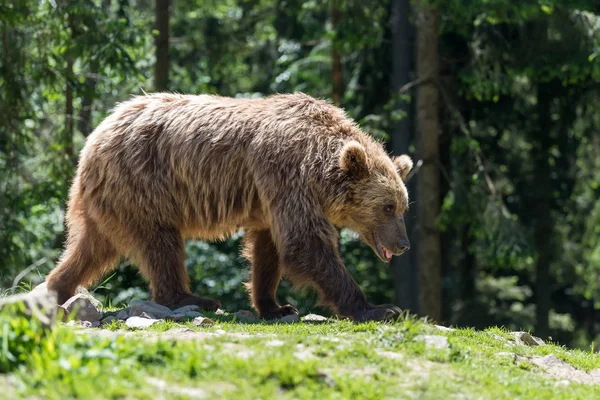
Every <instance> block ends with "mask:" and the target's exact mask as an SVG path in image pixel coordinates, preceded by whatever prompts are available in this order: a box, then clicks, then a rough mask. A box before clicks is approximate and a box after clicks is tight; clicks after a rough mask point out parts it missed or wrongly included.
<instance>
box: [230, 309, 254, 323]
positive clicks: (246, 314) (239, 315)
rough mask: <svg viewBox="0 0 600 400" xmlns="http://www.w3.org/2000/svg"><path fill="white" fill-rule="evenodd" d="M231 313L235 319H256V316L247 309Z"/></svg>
mask: <svg viewBox="0 0 600 400" xmlns="http://www.w3.org/2000/svg"><path fill="white" fill-rule="evenodd" d="M233 315H234V316H235V318H236V319H239V320H240V321H256V320H257V319H256V316H255V315H254V314H252V312H250V311H248V310H240V311H236V313H235V314H233Z"/></svg>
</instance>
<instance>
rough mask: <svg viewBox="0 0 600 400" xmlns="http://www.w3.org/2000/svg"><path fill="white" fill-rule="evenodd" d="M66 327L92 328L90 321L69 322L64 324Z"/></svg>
mask: <svg viewBox="0 0 600 400" xmlns="http://www.w3.org/2000/svg"><path fill="white" fill-rule="evenodd" d="M66 325H67V326H69V327H72V328H84V329H87V328H91V327H92V323H91V322H90V321H75V320H72V321H69V322H67V323H66Z"/></svg>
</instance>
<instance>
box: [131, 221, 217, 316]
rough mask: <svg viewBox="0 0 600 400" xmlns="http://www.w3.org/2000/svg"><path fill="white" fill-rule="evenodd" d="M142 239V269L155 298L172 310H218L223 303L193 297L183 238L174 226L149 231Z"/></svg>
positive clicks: (139, 240) (140, 240)
mask: <svg viewBox="0 0 600 400" xmlns="http://www.w3.org/2000/svg"><path fill="white" fill-rule="evenodd" d="M138 242H141V246H140V252H141V260H140V261H141V262H140V270H141V272H142V274H143V275H145V276H146V277H147V278H148V279H149V280H150V291H151V292H152V298H153V300H154V301H156V302H157V303H159V304H163V305H166V306H167V307H170V308H172V309H176V308H178V307H183V306H187V305H196V306H199V307H200V308H202V309H205V310H217V309H218V308H219V307H220V306H221V304H220V303H219V302H218V301H216V300H212V299H206V298H200V297H196V296H193V295H192V294H191V292H190V282H189V276H188V273H187V271H186V269H185V263H184V261H185V251H184V242H183V238H182V237H181V234H180V233H179V231H177V230H176V229H174V228H161V229H155V230H154V231H151V232H150V233H148V232H146V233H145V234H144V235H143V239H141V238H140V239H138Z"/></svg>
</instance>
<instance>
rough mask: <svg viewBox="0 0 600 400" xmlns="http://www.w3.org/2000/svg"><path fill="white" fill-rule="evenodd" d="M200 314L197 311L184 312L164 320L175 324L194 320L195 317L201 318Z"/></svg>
mask: <svg viewBox="0 0 600 400" xmlns="http://www.w3.org/2000/svg"><path fill="white" fill-rule="evenodd" d="M201 316H202V314H201V313H199V312H198V311H186V312H183V313H175V314H173V315H171V316H169V317H167V318H166V319H168V320H169V321H175V322H179V321H183V320H186V319H189V318H196V317H201Z"/></svg>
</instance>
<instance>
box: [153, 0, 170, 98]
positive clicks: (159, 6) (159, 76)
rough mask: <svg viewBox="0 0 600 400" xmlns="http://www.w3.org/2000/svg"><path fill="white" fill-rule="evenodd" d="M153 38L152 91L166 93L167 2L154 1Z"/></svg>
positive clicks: (167, 62)
mask: <svg viewBox="0 0 600 400" xmlns="http://www.w3.org/2000/svg"><path fill="white" fill-rule="evenodd" d="M155 12H156V15H155V17H156V20H155V24H156V25H155V29H157V30H158V35H157V36H156V38H155V46H156V63H155V64H154V89H155V90H156V91H166V90H167V89H168V87H169V0H156V8H155Z"/></svg>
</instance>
